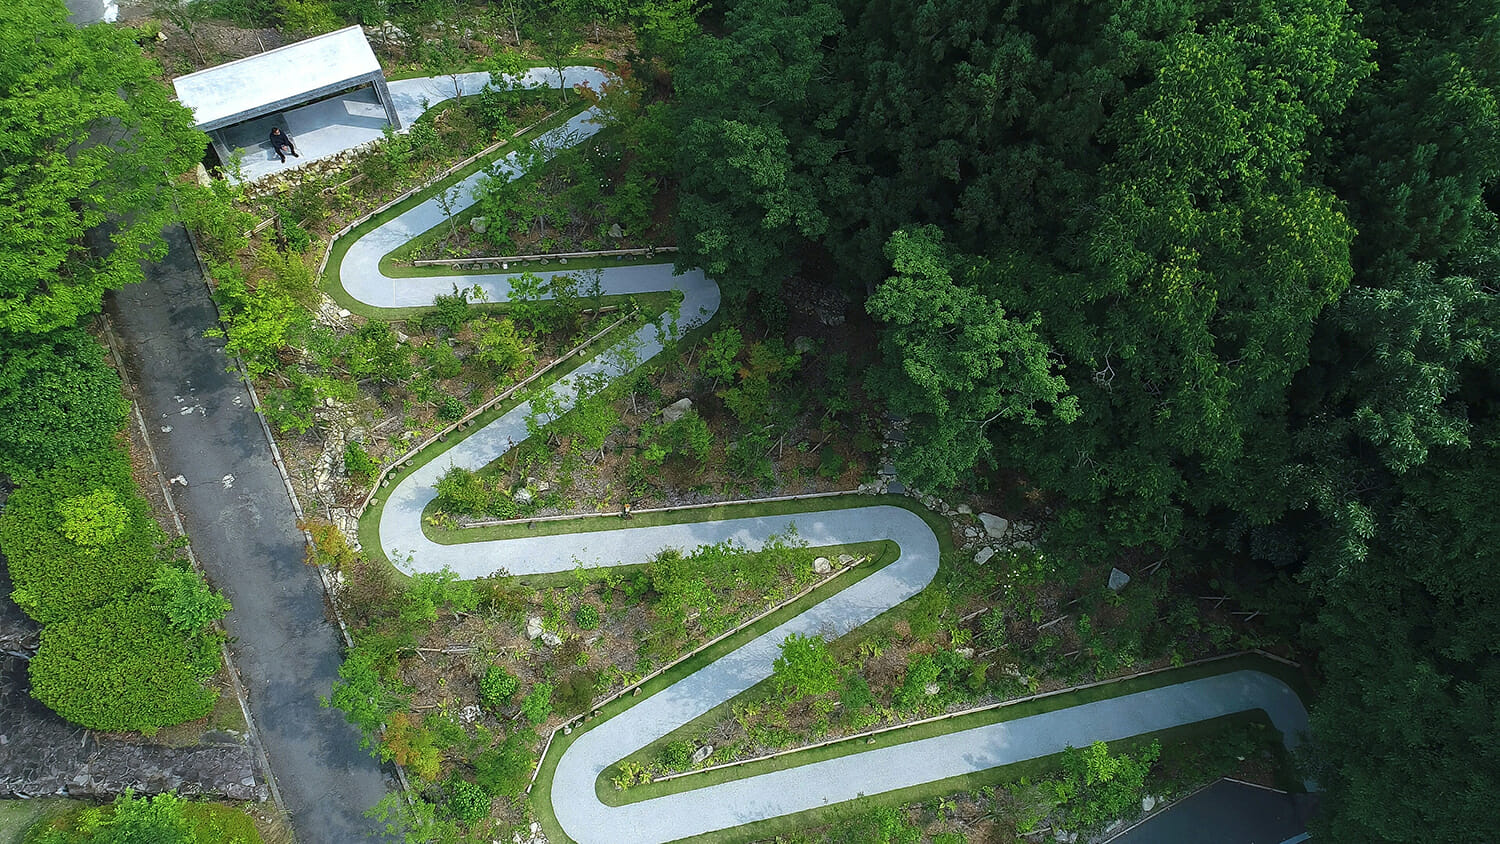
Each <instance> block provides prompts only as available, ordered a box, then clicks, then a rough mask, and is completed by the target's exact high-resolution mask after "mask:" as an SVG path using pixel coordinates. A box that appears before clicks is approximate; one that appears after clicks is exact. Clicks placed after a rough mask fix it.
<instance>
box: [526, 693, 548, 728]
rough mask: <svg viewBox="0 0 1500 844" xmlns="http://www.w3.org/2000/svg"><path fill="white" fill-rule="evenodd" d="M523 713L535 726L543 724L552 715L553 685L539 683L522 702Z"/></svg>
mask: <svg viewBox="0 0 1500 844" xmlns="http://www.w3.org/2000/svg"><path fill="white" fill-rule="evenodd" d="M521 712H522V714H524V715H525V716H526V720H527V721H530V722H531V723H532V724H533V725H538V724H541V723H542V722H544V721H546V720H547V718H548V717H549V716H551V715H552V684H551V683H537V684H536V685H535V686H532V687H531V691H529V692H527V693H526V699H525V700H523V701H521Z"/></svg>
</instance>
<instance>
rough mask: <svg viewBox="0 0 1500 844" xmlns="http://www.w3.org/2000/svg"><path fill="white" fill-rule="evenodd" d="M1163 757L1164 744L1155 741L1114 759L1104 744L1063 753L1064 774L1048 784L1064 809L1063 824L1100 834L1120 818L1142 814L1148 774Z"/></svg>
mask: <svg viewBox="0 0 1500 844" xmlns="http://www.w3.org/2000/svg"><path fill="white" fill-rule="evenodd" d="M1159 756H1161V744H1160V743H1158V742H1155V741H1153V742H1151V744H1150V745H1149V746H1147V747H1145V748H1144V749H1142V750H1141V751H1140V753H1139V754H1137V755H1134V756H1132V755H1131V754H1128V753H1121V754H1120V755H1118V756H1111V755H1110V754H1109V746H1108V745H1106V744H1105V743H1104V742H1102V741H1096V742H1094V743H1093V744H1091V745H1089V746H1088V747H1085V748H1078V747H1070V748H1068V749H1067V750H1065V751H1063V755H1062V761H1061V767H1062V770H1063V773H1062V775H1061V776H1060V777H1057V778H1055V779H1053V780H1050V781H1049V782H1048V783H1047V786H1048V787H1049V788H1050V790H1051V791H1052V793H1053V797H1054V798H1055V799H1056V801H1057V803H1058V806H1059V808H1061V809H1062V814H1063V824H1064V825H1065V826H1066V827H1067V828H1068V829H1070V830H1076V831H1079V832H1096V831H1098V830H1100V829H1103V828H1104V825H1105V824H1107V823H1110V822H1111V821H1114V820H1116V819H1118V818H1125V819H1127V820H1129V819H1131V818H1133V817H1135V816H1136V815H1138V814H1140V805H1141V796H1142V794H1143V792H1144V785H1145V782H1146V775H1147V774H1149V773H1150V772H1151V765H1152V763H1154V762H1155V761H1156V759H1157V757H1159Z"/></svg>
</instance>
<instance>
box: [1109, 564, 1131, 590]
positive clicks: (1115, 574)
mask: <svg viewBox="0 0 1500 844" xmlns="http://www.w3.org/2000/svg"><path fill="white" fill-rule="evenodd" d="M1129 582H1130V575H1128V574H1126V573H1125V572H1123V571H1120V570H1119V569H1110V570H1109V588H1110V589H1111V590H1113V591H1115V592H1118V591H1120V590H1121V589H1124V588H1125V584H1127V583H1129Z"/></svg>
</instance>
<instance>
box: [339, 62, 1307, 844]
mask: <svg viewBox="0 0 1500 844" xmlns="http://www.w3.org/2000/svg"><path fill="white" fill-rule="evenodd" d="M436 90H440V89H436ZM592 116H593V115H592V112H588V111H586V112H584V113H583V114H580V115H579V116H578V117H575V118H573V119H572V120H570V121H568V123H567V125H566V126H565V127H562V128H560V129H557V130H553V131H552V132H549V133H547V134H546V135H544V136H543V137H542V138H541V139H540V142H541V144H542V145H543V147H544V148H550V149H555V148H557V147H559V146H561V145H563V144H569V143H577V142H579V141H580V140H581V139H583V138H586V137H588V136H589V135H591V134H593V132H594V131H597V128H598V127H597V126H596V125H595V124H593V123H592V122H590V120H591V118H592ZM497 169H498V170H500V171H504V172H510V173H515V172H516V168H515V165H514V158H513V157H508V158H507V159H506V160H504V161H503V162H502V163H501V164H500V166H499V168H497ZM476 180H477V177H475V178H471V179H470V180H468V181H466V182H465V183H464V185H465V186H464V188H463V190H464V193H463V198H462V199H460V203H461V204H468V203H469V202H470V200H469V194H468V192H469V191H470V190H471V189H472V187H473V183H474V182H475V181H476ZM446 219H447V217H446V214H445V213H444V212H443V211H442V209H441V207H439V205H438V203H437V202H436V201H435V200H429V201H428V202H426V203H424V204H422V205H420V206H418V207H415V208H413V209H411V210H409V211H407V212H406V213H404V214H401V215H399V216H398V217H396V218H395V219H392V220H390V221H389V222H387V223H385V224H384V225H381V226H379V227H378V228H376V229H374V230H373V231H371V232H370V233H368V234H366V235H365V236H363V237H361V238H360V239H359V240H358V241H357V242H356V243H355V244H353V245H352V246H351V247H350V249H349V251H348V253H347V255H346V257H345V259H344V260H343V262H342V264H341V265H340V267H339V279H340V283H341V284H342V285H343V286H344V289H345V290H346V291H347V292H348V293H349V294H350V295H352V296H354V297H355V298H356V299H358V300H360V301H362V302H364V303H366V304H368V305H372V306H376V307H383V308H392V307H411V306H423V305H429V304H431V302H432V299H433V296H434V295H436V294H438V293H447V292H449V291H450V290H451V288H452V286H453V285H454V284H457V285H458V286H459V287H473V286H476V285H477V286H479V287H481V288H482V289H483V290H484V291H485V292H486V294H487V295H488V297H489V299H490V300H491V301H504V300H505V299H506V298H507V294H508V292H509V289H510V283H509V280H510V279H511V278H512V277H513V276H512V275H510V274H478V275H475V274H455V275H452V276H443V277H440V278H391V277H388V276H386V275H385V274H383V273H382V272H381V271H380V267H379V261H380V257H381V256H382V255H385V254H387V253H389V252H390V251H392V250H393V249H395V248H397V247H399V246H400V245H402V244H403V243H405V242H406V241H407V240H409V239H410V238H412V237H414V236H416V235H418V234H420V233H422V232H424V231H426V230H428V229H431V228H433V227H434V226H437V225H440V224H443V223H444V222H446ZM602 282H603V284H604V287H605V292H606V293H608V294H624V293H642V292H650V291H660V290H668V289H675V290H679V291H681V292H682V294H683V296H684V302H683V307H682V308H681V314H682V319H683V321H684V323H685V324H687V323H692V322H696V321H699V320H706V319H708V318H709V317H711V316H712V315H713V314H714V312H715V311H716V310H717V308H718V305H719V290H718V286H717V285H716V284H714V283H713V281H712V280H710V279H707V278H705V277H704V276H703V274H702V273H701V272H690V273H686V274H683V275H675V274H674V273H673V271H672V268H671V267H670V266H667V265H659V266H644V267H643V266H631V267H618V268H613V269H607V270H604V271H603V274H602ZM663 329H664V326H660V325H657V326H652V325H648V326H646V327H644V328H642V329H641V330H639V331H637V332H636V333H635V335H634V336H633V337H632V338H631V339H630V340H628V341H625V342H624V343H622V344H621V345H620V346H617V347H615V350H612V351H617V350H619V349H621V348H622V347H623V348H624V349H625V350H627V351H628V352H630V353H629V354H619V353H615V354H612V353H611V352H610V351H606V352H605V353H603V354H601V355H600V356H598V357H596V358H595V359H594V360H593V361H591V362H589V363H588V364H586V365H585V366H584V367H582V368H581V369H579V370H577V371H576V372H574V373H573V374H572V375H570V376H568V377H567V378H565V379H562V380H561V381H559V382H558V383H557V384H556V385H554V386H553V387H552V388H551V389H552V390H553V391H554V393H555V394H556V395H557V396H558V398H559V399H560V400H561V404H562V405H563V406H564V407H570V406H571V405H572V403H573V402H574V401H575V400H576V398H577V393H579V392H580V391H581V390H588V389H595V388H597V386H598V385H599V384H600V383H602V381H603V379H590V378H586V377H584V376H589V375H594V374H598V373H602V374H603V375H604V376H606V378H607V377H613V376H615V375H618V374H620V373H621V372H622V371H624V370H625V369H627V368H629V367H631V366H633V365H635V362H640V361H645V360H648V359H650V358H651V357H652V356H654V355H655V354H657V353H658V352H659V351H660V350H661V343H660V341H659V333H660V331H662V330H663ZM529 413H530V407H529V405H526V404H522V405H520V406H518V407H517V408H515V409H514V410H512V411H510V412H508V413H506V414H504V415H503V416H501V417H500V418H498V419H496V420H495V421H494V422H491V423H490V424H489V425H487V426H485V427H484V428H482V429H480V430H479V431H477V432H475V433H473V434H470V435H469V436H468V437H467V438H465V439H464V440H463V441H462V442H460V443H458V444H456V445H455V446H454V447H453V448H451V449H449V450H448V451H446V452H444V453H443V454H442V455H441V456H440V457H439V458H437V459H435V460H433V461H431V462H430V463H428V464H426V465H424V466H422V467H420V468H418V469H417V470H416V471H414V472H412V473H411V474H410V475H408V476H407V477H406V478H404V479H403V480H402V481H400V482H399V483H398V484H397V485H396V486H395V488H394V489H393V490H392V492H391V495H390V496H389V498H388V499H387V500H386V502H385V504H384V508H383V510H382V512H381V514H380V523H379V536H380V544H381V546H382V548H383V549H384V550H386V551H387V552H390V553H391V555H392V557H393V558H397V559H404V560H409V561H410V562H409V565H410V566H411V567H412V568H414V569H416V570H423V571H436V570H439V569H441V568H443V567H445V566H446V567H449V568H452V569H453V570H454V571H456V572H458V573H459V574H460V575H462V576H464V577H480V576H484V575H487V574H490V573H491V572H493V571H495V570H497V569H499V568H502V567H503V568H505V569H506V570H508V571H509V572H511V573H513V574H529V573H542V572H557V571H567V570H570V569H572V568H574V567H575V566H576V565H578V564H583V565H585V566H609V565H620V564H629V563H639V562H643V561H645V560H646V559H647V558H649V557H650V556H651V555H652V554H654V553H655V552H657V551H658V550H660V549H662V548H666V547H678V548H692V547H696V546H698V545H702V544H707V543H715V542H722V541H725V540H734V541H737V542H739V543H740V544H742V545H744V546H745V547H747V548H757V547H759V546H760V545H761V544H762V543H763V542H764V541H765V540H766V539H767V538H768V537H770V536H772V535H773V534H777V533H784V532H786V531H787V530H788V529H789V528H791V527H792V526H793V525H795V527H796V530H797V532H798V534H799V536H801V537H802V538H803V539H805V540H807V541H808V542H809V544H811V545H814V546H821V545H836V544H845V543H854V542H867V541H871V540H877V539H888V540H892V541H894V542H896V543H897V544H898V545H899V546H900V549H901V555H900V557H899V559H898V560H897V561H895V562H893V563H891V564H889V565H888V566H886V567H885V568H883V569H882V570H881V571H879V572H877V573H875V574H873V575H871V576H869V577H867V578H865V579H864V580H861V581H859V582H858V583H856V584H854V585H852V586H851V587H849V588H847V589H844V590H842V591H841V592H839V593H837V594H836V595H834V596H832V597H830V598H828V599H826V600H824V601H822V602H820V603H819V604H817V605H815V606H813V607H812V608H810V609H808V610H807V611H805V612H803V613H802V614H801V615H799V616H797V617H796V618H794V619H792V620H790V621H788V622H786V623H785V624H782V625H780V626H779V627H777V628H776V629H774V630H772V631H770V632H768V633H765V634H763V635H761V636H758V637H756V638H755V639H754V640H752V641H750V642H749V643H747V644H745V645H743V646H741V647H740V648H738V649H737V650H735V651H733V652H732V653H730V654H729V655H727V656H725V657H723V658H721V659H719V660H717V661H716V662H714V663H712V664H711V665H709V666H707V667H705V668H702V669H700V670H698V671H696V672H694V673H693V674H691V675H689V676H687V677H685V678H683V679H681V680H679V681H677V682H676V683H674V684H673V685H671V686H670V687H668V688H667V689H665V690H663V691H661V692H659V693H657V694H655V695H652V696H651V697H649V698H646V699H644V700H642V701H641V702H639V703H638V704H636V705H635V706H632V707H631V708H629V709H627V710H626V711H624V712H623V713H621V714H618V715H616V716H614V717H613V718H610V719H608V720H606V721H604V722H602V723H599V724H597V725H595V726H593V727H592V728H591V729H589V730H588V731H587V732H585V733H583V734H582V735H580V736H579V737H578V738H577V739H576V740H575V741H573V742H572V743H571V744H570V745H569V746H568V747H567V749H566V751H565V752H564V753H563V755H562V756H561V758H560V759H559V761H558V762H557V768H556V772H555V774H554V777H553V783H552V788H551V792H550V794H549V795H548V798H549V799H550V800H551V803H552V808H553V810H554V812H555V814H556V816H557V818H558V821H559V823H560V824H561V825H562V827H563V829H564V831H565V832H566V833H567V834H568V835H569V836H570V837H571V838H573V839H574V840H576V841H579V842H618V841H621V840H629V841H631V842H639V843H640V844H646V842H663V841H671V840H676V839H679V838H685V837H689V836H693V835H698V834H701V833H705V832H709V831H713V830H718V829H724V828H728V827H733V826H737V825H741V824H746V823H751V822H754V821H758V820H764V819H768V818H773V817H778V816H781V815H785V814H789V813H793V812H799V811H803V810H806V809H811V808H815V807H818V806H823V805H828V804H832V803H838V802H841V801H846V800H851V799H854V798H856V797H858V796H860V795H863V794H876V793H880V792H885V791H890V790H893V789H898V788H903V787H906V786H910V785H917V784H920V783H924V782H930V781H933V780H938V779H944V778H948V777H952V776H957V775H960V774H965V773H969V772H973V771H979V770H984V769H987V768H992V767H995V766H998V765H1005V764H1010V763H1013V762H1018V761H1023V760H1026V759H1032V758H1036V757H1038V756H1045V755H1050V754H1053V753H1057V752H1060V751H1061V750H1063V749H1064V748H1065V747H1066V746H1068V745H1070V744H1071V745H1084V744H1087V743H1089V742H1092V741H1095V740H1099V739H1103V740H1106V741H1108V740H1115V739H1120V738H1125V737H1129V736H1134V735H1140V734H1142V733H1147V732H1154V731H1158V730H1163V729H1167V728H1170V727H1175V726H1179V725H1183V724H1191V723H1195V722H1198V721H1202V720H1204V719H1208V718H1214V717H1218V716H1220V715H1226V714H1232V713H1236V712H1243V711H1246V710H1252V709H1263V710H1265V711H1266V712H1267V713H1268V714H1269V715H1270V717H1271V720H1272V722H1273V723H1274V724H1275V725H1276V727H1277V728H1278V729H1280V730H1281V731H1282V733H1283V735H1284V737H1285V740H1286V742H1287V745H1288V746H1289V747H1290V746H1293V745H1295V744H1296V742H1297V740H1298V736H1299V734H1300V733H1301V732H1302V731H1303V730H1305V728H1306V720H1307V716H1306V712H1305V711H1304V710H1303V708H1302V704H1301V702H1300V701H1299V700H1298V699H1297V697H1296V695H1295V694H1294V693H1293V692H1292V691H1291V690H1290V689H1289V688H1287V687H1286V686H1285V685H1284V684H1282V683H1281V682H1280V681H1279V680H1276V679H1274V678H1272V677H1270V676H1268V675H1266V674H1262V673H1259V672H1254V671H1237V672H1233V673H1230V674H1224V675H1220V676H1217V677H1209V678H1205V679H1200V680H1194V681H1191V682H1185V683H1180V684H1177V685H1172V686H1166V687H1163V688H1158V689H1154V690H1151V691H1145V692H1140V693H1137V694H1132V695H1127V696H1124V697H1118V698H1114V699H1110V700H1104V701H1098V702H1095V703H1089V704H1085V705H1080V706H1075V707H1071V708H1068V709H1063V710H1058V711H1055V712H1049V713H1046V714H1042V715H1034V716H1030V717H1027V718H1022V719H1018V720H1015V721H1009V722H1005V723H1000V724H994V725H990V726H985V727H979V728H974V729H969V730H965V731H962V732H957V733H952V734H949V735H946V736H940V737H936V738H929V739H924V740H921V741H914V742H909V743H906V744H900V745H895V746H892V747H886V748H880V749H876V750H872V751H869V752H866V753H859V754H854V755H851V756H846V757H842V758H838V759H832V760H828V761H824V762H818V763H814V764H809V765H802V766H798V767H791V768H788V769H785V770H782V771H777V772H774V773H770V774H765V775H762V776H757V777H753V778H749V779H743V780H737V781H734V782H729V783H723V784H720V785H715V786H709V787H705V788H701V789H697V790H693V791H687V792H683V793H680V794H674V795H670V796H664V797H659V798H654V799H651V800H645V801H641V802H636V803H630V804H627V805H624V806H619V807H611V806H607V805H605V804H604V803H602V802H601V801H600V800H599V799H598V796H597V793H596V787H597V785H598V782H599V778H600V776H601V774H602V773H603V772H604V771H605V770H606V769H607V768H608V767H609V766H611V765H613V764H614V763H616V762H617V761H618V760H620V759H621V758H623V757H625V756H627V755H628V754H630V753H631V752H633V751H634V750H636V749H638V748H640V747H642V746H644V745H646V744H649V743H650V742H652V741H654V740H655V739H657V738H659V737H661V736H663V735H665V734H666V733H668V732H670V731H671V730H672V729H674V728H675V727H677V726H680V725H681V724H683V723H685V722H687V721H688V720H691V719H692V718H694V717H696V716H698V715H700V714H702V713H704V712H706V711H708V710H709V709H711V708H713V707H714V706H717V705H719V704H720V703H723V702H724V701H727V700H729V699H730V698H732V697H733V696H734V695H736V694H739V693H740V692H742V691H744V690H746V689H748V688H750V687H751V686H753V685H754V684H755V683H757V682H759V681H761V680H763V679H765V678H766V677H768V676H769V675H770V672H771V664H772V660H773V659H774V658H775V656H776V654H777V646H778V643H780V642H781V641H783V640H784V639H785V638H786V636H787V635H788V634H789V633H791V632H801V633H805V634H813V633H817V634H822V635H829V636H831V635H839V634H842V633H844V632H847V631H848V630H851V629H853V628H854V627H857V626H859V625H860V624H863V623H865V622H866V621H869V620H870V619H872V618H874V617H875V616H876V615H878V614H880V613H881V612H884V611H885V610H887V609H889V608H891V607H894V606H895V605H897V604H899V603H901V602H902V601H904V600H906V599H907V598H909V597H911V596H912V595H915V594H916V593H918V592H920V591H921V590H922V589H923V588H924V587H925V586H926V585H927V584H928V582H930V581H931V579H932V576H933V575H934V574H935V573H936V571H937V566H938V555H939V546H938V541H937V538H936V537H935V536H934V535H933V533H932V531H931V529H930V528H929V527H928V526H927V524H926V523H925V522H923V521H922V520H921V519H920V518H919V517H917V516H916V515H915V514H913V513H911V512H909V511H907V510H903V509H900V508H896V507H889V506H873V507H864V508H856V509H845V510H832V511H826V512H818V513H804V514H799V515H796V516H783V517H766V518H754V519H730V520H725V521H716V522H702V523H696V524H685V525H667V526H658V527H631V528H624V529H620V530H612V531H607V532H593V533H580V534H573V535H560V536H545V537H542V536H538V537H526V538H520V539H509V540H496V541H483V542H471V543H466V544H459V545H441V544H438V543H435V542H433V541H431V540H430V539H428V538H427V537H426V536H425V535H424V534H423V531H422V521H421V513H422V509H423V508H424V507H425V506H426V505H427V504H428V503H429V502H431V501H432V499H433V497H434V496H435V492H434V490H433V484H434V483H435V482H436V480H437V479H438V478H439V477H440V476H441V475H442V473H443V472H444V471H446V470H447V469H448V467H450V466H462V467H465V468H469V469H478V468H481V467H483V466H484V465H486V464H488V463H490V462H491V461H493V460H495V459H496V458H498V457H500V456H501V455H503V454H504V453H505V452H506V451H508V450H509V449H510V448H512V447H513V446H514V445H515V444H516V443H519V442H520V441H521V440H523V439H525V437H526V436H527V432H526V424H525V418H526V416H527V415H528V414H529Z"/></svg>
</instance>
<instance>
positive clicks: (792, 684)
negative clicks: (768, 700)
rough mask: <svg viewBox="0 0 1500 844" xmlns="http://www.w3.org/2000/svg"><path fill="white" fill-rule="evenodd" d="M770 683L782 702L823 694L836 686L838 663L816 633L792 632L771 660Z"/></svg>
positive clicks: (790, 702) (789, 702)
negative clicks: (802, 633) (807, 634)
mask: <svg viewBox="0 0 1500 844" xmlns="http://www.w3.org/2000/svg"><path fill="white" fill-rule="evenodd" d="M771 684H772V685H774V686H775V687H776V692H777V694H779V695H780V696H781V699H782V701H783V702H784V703H786V704H788V705H790V704H792V703H795V702H796V701H798V700H801V699H802V698H804V697H808V696H819V695H826V694H828V693H829V692H832V691H834V690H835V689H837V688H838V687H839V663H838V660H837V659H835V658H834V656H833V654H832V653H831V652H830V651H829V650H828V643H827V642H825V641H823V639H822V638H821V637H819V636H803V635H801V634H800V633H792V634H790V635H788V636H787V637H786V640H785V641H783V642H782V643H781V655H780V656H778V657H776V660H775V662H773V663H772V669H771Z"/></svg>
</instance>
